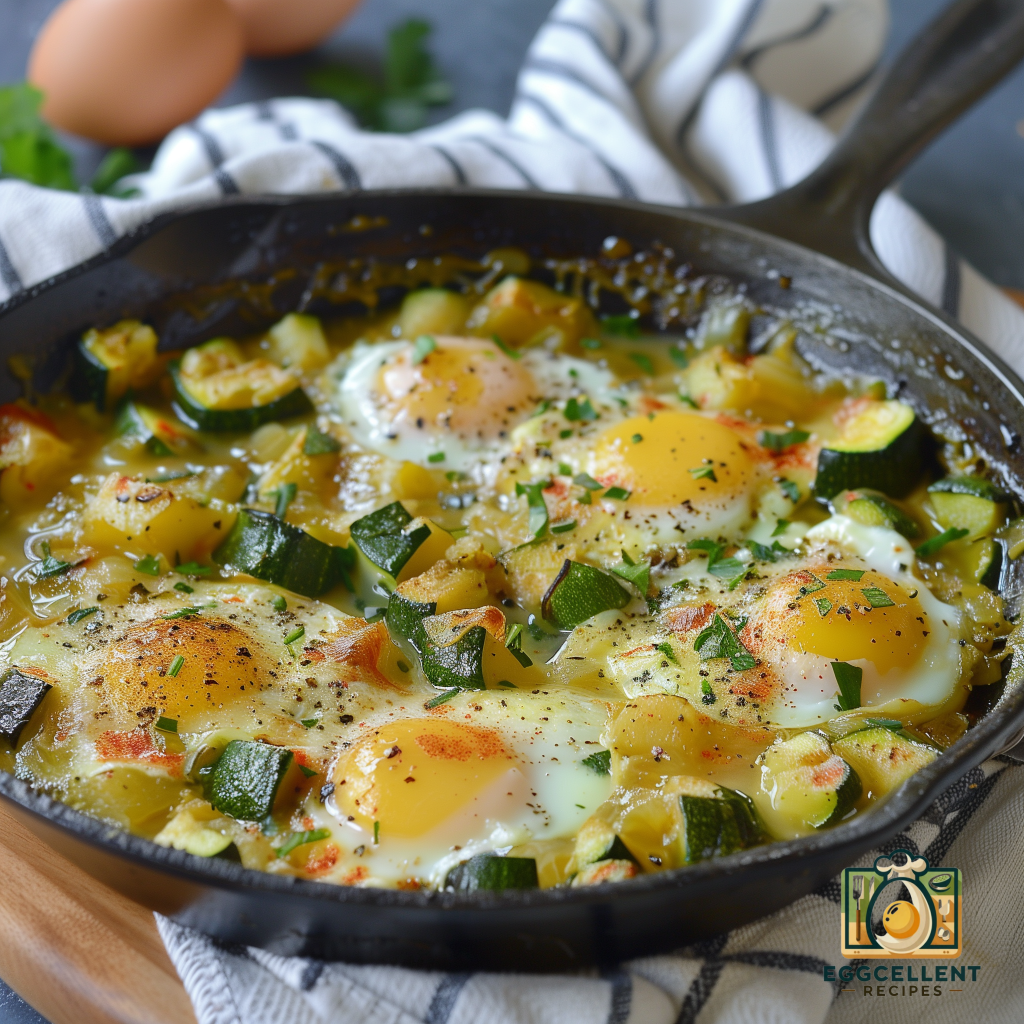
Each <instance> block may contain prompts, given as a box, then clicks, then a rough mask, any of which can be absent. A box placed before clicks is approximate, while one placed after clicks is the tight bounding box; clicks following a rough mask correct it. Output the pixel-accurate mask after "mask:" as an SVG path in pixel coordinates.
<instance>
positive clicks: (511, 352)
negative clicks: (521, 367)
mask: <svg viewBox="0 0 1024 1024" xmlns="http://www.w3.org/2000/svg"><path fill="white" fill-rule="evenodd" d="M491 341H493V342H494V344H495V345H497V346H498V348H500V349H501V351H502V352H504V353H505V355H507V356H508V357H509V359H522V358H523V353H522V352H517V351H516V350H515V349H514V348H510V347H509V346H508V345H506V344H505V342H503V341H502V340H501V338H499V337H498V335H496V334H492V335H491Z"/></svg>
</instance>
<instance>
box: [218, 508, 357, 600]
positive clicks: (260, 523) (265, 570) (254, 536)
mask: <svg viewBox="0 0 1024 1024" xmlns="http://www.w3.org/2000/svg"><path fill="white" fill-rule="evenodd" d="M213 560H214V561H215V562H216V563H217V564H218V565H223V566H227V567H228V568H230V569H232V570H234V571H235V572H244V573H248V575H250V576H255V577H256V578H257V579H260V580H267V581H268V582H269V583H276V584H277V585H278V586H281V587H285V588H286V589H287V590H293V591H295V593H296V594H303V595H304V596H306V597H319V596H320V595H321V594H325V593H326V592H327V591H328V590H330V589H331V588H332V587H334V586H336V585H337V584H338V582H339V581H344V580H345V578H346V576H347V572H348V569H349V568H351V565H352V552H351V551H350V550H349V549H348V548H342V547H334V546H332V545H331V544H325V543H324V542H323V541H320V540H317V539H316V538H315V537H311V536H310V535H309V534H308V533H306V532H305V531H304V530H300V529H299V528H298V527H297V526H293V525H292V524H291V523H286V522H284V521H283V520H281V519H278V518H277V516H275V515H272V514H271V513H270V512H258V511H257V510H256V509H251V508H243V509H242V510H241V511H240V512H239V513H238V518H237V519H236V520H235V523H234V526H232V527H231V532H230V533H229V534H228V535H227V537H225V538H224V541H223V542H222V543H221V545H220V547H218V548H217V549H216V550H215V551H214V552H213Z"/></svg>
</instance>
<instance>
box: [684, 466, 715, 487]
mask: <svg viewBox="0 0 1024 1024" xmlns="http://www.w3.org/2000/svg"><path fill="white" fill-rule="evenodd" d="M687 472H688V473H689V474H690V476H692V477H693V479H694V480H710V481H711V482H712V483H715V484H717V483H718V477H717V476H715V467H714V466H712V465H711V464H710V463H709V464H707V465H704V466H696V467H695V468H694V469H690V470H687Z"/></svg>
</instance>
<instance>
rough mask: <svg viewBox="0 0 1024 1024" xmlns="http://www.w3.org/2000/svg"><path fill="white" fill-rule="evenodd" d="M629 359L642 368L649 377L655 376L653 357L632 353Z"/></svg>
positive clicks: (641, 353)
mask: <svg viewBox="0 0 1024 1024" xmlns="http://www.w3.org/2000/svg"><path fill="white" fill-rule="evenodd" d="M629 358H630V359H632V360H633V362H634V363H636V365H637V366H639V367H640V369H641V370H643V371H644V373H646V374H647V376H648V377H653V376H654V363H653V362H651V357H650V356H648V355H645V354H644V353H643V352H630V353H629Z"/></svg>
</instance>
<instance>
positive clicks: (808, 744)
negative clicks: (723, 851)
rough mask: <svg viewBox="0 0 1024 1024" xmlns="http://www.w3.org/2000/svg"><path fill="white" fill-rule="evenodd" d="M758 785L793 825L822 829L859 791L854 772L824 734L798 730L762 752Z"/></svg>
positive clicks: (844, 810) (840, 814)
mask: <svg viewBox="0 0 1024 1024" xmlns="http://www.w3.org/2000/svg"><path fill="white" fill-rule="evenodd" d="M762 763H763V765H764V772H763V775H762V779H761V786H762V788H763V789H764V790H765V792H766V793H767V794H768V795H769V796H770V797H771V801H772V807H774V808H775V810H777V811H778V812H779V813H780V814H782V815H784V816H785V817H786V818H788V819H789V820H790V821H793V822H795V823H797V824H801V825H806V826H810V827H811V828H822V827H823V826H825V825H831V824H833V823H834V822H837V821H839V820H840V819H841V818H843V817H844V816H845V815H846V813H847V812H848V811H849V810H850V808H851V807H853V805H854V803H856V801H857V799H858V797H859V796H860V794H861V783H860V778H859V776H858V775H857V773H856V772H855V771H854V770H853V769H852V768H851V767H850V766H849V765H848V764H847V763H846V762H845V761H844V760H843V759H842V758H841V757H839V756H837V755H836V754H833V753H832V748H831V747H830V746H829V745H828V741H827V740H825V739H824V737H822V736H819V735H818V734H817V733H814V732H805V733H801V734H800V735H799V736H794V737H793V739H791V740H786V741H784V742H776V743H774V744H773V745H772V746H770V747H769V748H768V749H767V750H766V751H765V753H764V755H763V760H762Z"/></svg>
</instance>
